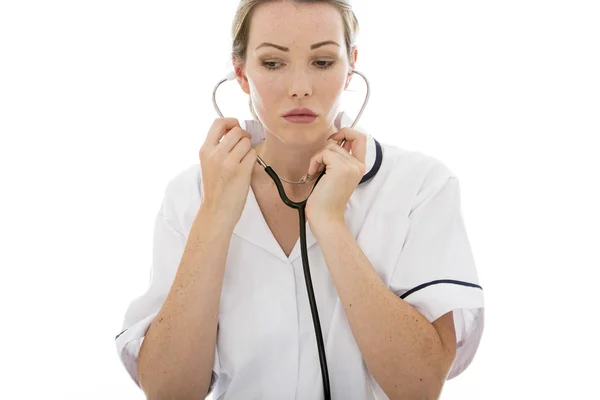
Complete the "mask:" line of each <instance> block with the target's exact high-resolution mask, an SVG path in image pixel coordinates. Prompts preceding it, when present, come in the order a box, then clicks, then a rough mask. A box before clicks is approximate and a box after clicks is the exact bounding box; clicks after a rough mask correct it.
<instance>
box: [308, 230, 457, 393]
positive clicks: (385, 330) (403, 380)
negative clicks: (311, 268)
mask: <svg viewBox="0 0 600 400" xmlns="http://www.w3.org/2000/svg"><path fill="white" fill-rule="evenodd" d="M313 225H314V229H313ZM311 229H312V230H313V232H314V233H315V237H316V238H317V241H318V242H319V245H320V246H321V249H322V251H323V255H324V258H325V262H326V263H327V267H328V269H329V271H330V273H331V276H332V278H333V282H334V284H335V287H336V289H337V292H338V294H339V297H340V301H341V303H342V305H343V307H344V311H345V313H346V316H347V319H348V323H349V325H350V328H351V330H352V333H353V335H354V338H355V340H356V343H357V345H358V347H359V349H360V351H361V354H362V356H363V358H364V360H365V363H366V365H367V368H368V369H369V371H370V372H371V373H372V374H373V377H374V378H375V380H376V381H377V383H378V384H379V386H380V387H381V389H383V391H384V392H385V393H386V394H387V395H388V397H389V398H390V399H403V400H404V399H406V400H408V399H419V400H420V399H428V400H433V399H437V398H438V397H439V395H440V393H441V390H442V386H443V384H444V382H445V380H446V377H447V375H448V373H449V371H450V367H451V365H452V362H453V360H454V351H455V350H453V349H454V348H455V346H456V343H455V337H454V324H453V320H452V313H448V314H446V315H445V316H443V317H441V318H439V319H438V320H436V321H435V322H434V324H436V326H437V328H439V329H440V333H438V331H437V330H436V326H434V325H433V324H431V323H429V321H428V320H427V319H426V318H425V317H424V316H423V315H422V314H421V313H419V311H417V310H416V309H415V308H414V307H413V306H412V305H410V304H409V303H407V302H405V301H404V300H402V299H400V298H399V297H397V296H396V295H395V294H394V293H392V292H391V291H390V290H389V289H388V288H387V287H386V285H385V284H384V282H383V281H382V280H381V278H380V277H379V275H378V274H377V272H376V271H375V269H374V268H373V266H372V265H371V263H370V262H369V260H368V259H367V257H366V256H365V254H364V253H363V251H362V250H361V248H360V247H359V245H358V243H357V242H356V240H355V239H354V237H353V236H352V233H351V232H350V230H349V229H348V227H347V226H346V224H345V222H343V221H338V220H335V221H331V220H330V221H327V220H322V219H321V220H320V221H319V222H318V223H316V224H312V225H311ZM442 337H444V338H445V339H444V340H442ZM453 340H454V342H453ZM445 342H446V345H445V344H444V343H445Z"/></svg>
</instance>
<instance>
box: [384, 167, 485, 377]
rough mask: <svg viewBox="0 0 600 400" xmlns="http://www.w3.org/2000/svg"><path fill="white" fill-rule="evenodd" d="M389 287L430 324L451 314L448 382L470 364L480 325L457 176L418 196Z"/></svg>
mask: <svg viewBox="0 0 600 400" xmlns="http://www.w3.org/2000/svg"><path fill="white" fill-rule="evenodd" d="M409 218H410V219H411V223H410V227H409V230H408V232H407V235H406V238H405V241H404V246H403V248H402V251H401V252H400V256H399V258H398V262H397V265H396V267H395V270H394V273H393V274H392V277H391V281H390V282H391V283H390V289H391V290H392V291H393V292H394V293H396V294H397V295H398V296H400V298H402V299H404V300H405V301H406V302H408V303H409V304H411V305H412V306H413V307H414V308H415V309H417V310H418V311H419V312H420V313H421V314H423V316H425V318H427V320H428V321H429V322H434V321H435V320H436V319H438V318H439V317H441V316H442V315H444V314H446V313H448V312H450V311H453V315H454V324H455V330H456V341H457V343H456V358H455V360H454V363H453V365H452V367H451V369H450V373H449V375H448V377H447V379H448V380H449V379H452V378H454V377H456V376H458V375H459V374H460V373H461V372H462V371H464V370H465V369H466V368H467V367H468V366H469V364H470V363H471V361H472V360H473V358H474V356H475V353H476V351H477V348H478V346H479V342H480V340H481V336H482V333H483V327H484V302H483V289H482V287H481V286H480V285H479V279H478V276H477V270H476V268H475V261H474V259H473V254H472V251H471V247H470V243H469V240H468V237H467V232H466V228H465V224H464V220H463V216H462V211H461V202H460V186H459V181H458V179H457V178H456V177H455V176H450V177H445V178H441V179H438V180H437V181H436V182H434V183H433V184H431V185H428V187H427V188H426V189H425V190H423V191H422V193H421V194H420V196H418V205H416V207H415V208H414V209H413V210H412V211H411V213H410V215H409Z"/></svg>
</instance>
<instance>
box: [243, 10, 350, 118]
mask: <svg viewBox="0 0 600 400" xmlns="http://www.w3.org/2000/svg"><path fill="white" fill-rule="evenodd" d="M275 1H280V0H240V4H239V5H238V8H237V11H236V12H235V17H234V18H233V24H232V26H231V36H232V38H233V44H232V52H231V55H232V60H236V61H235V63H236V66H241V65H244V64H245V63H246V56H247V54H246V50H247V48H248V38H249V36H250V22H251V20H252V14H253V10H254V7H256V6H257V5H259V4H264V3H272V2H275ZM290 1H291V2H292V3H299V4H316V3H325V4H331V5H332V6H334V7H335V8H337V9H338V10H339V12H340V14H341V15H342V22H343V24H344V40H345V42H346V53H347V56H348V63H350V64H352V59H353V58H352V47H353V46H354V45H355V43H356V37H357V35H358V29H359V26H358V19H357V18H356V15H354V11H352V5H351V4H350V0H290ZM248 106H249V107H250V112H251V113H252V116H253V117H254V119H256V120H258V116H257V115H256V112H254V107H253V106H252V98H251V97H248Z"/></svg>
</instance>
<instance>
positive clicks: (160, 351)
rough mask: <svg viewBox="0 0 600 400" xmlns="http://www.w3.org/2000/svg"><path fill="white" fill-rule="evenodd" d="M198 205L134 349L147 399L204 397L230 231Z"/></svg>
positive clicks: (212, 355) (227, 225)
mask: <svg viewBox="0 0 600 400" xmlns="http://www.w3.org/2000/svg"><path fill="white" fill-rule="evenodd" d="M223 222H224V220H223V219H222V218H220V217H219V214H218V213H216V212H213V211H212V210H211V209H208V208H207V207H205V206H204V205H201V206H200V209H199V210H198V213H197V215H196V219H195V220H194V223H193V225H192V228H191V229H190V233H189V236H188V239H187V243H186V247H185V250H184V252H183V255H182V257H181V261H180V264H179V267H178V269H177V273H176V275H175V278H174V280H173V284H172V285H171V289H170V291H169V294H168V296H167V298H166V300H165V302H164V304H163V306H162V307H161V309H160V311H159V313H158V314H157V315H156V317H155V319H154V321H153V323H152V324H151V325H150V328H149V329H148V332H147V333H146V336H145V339H144V341H143V343H142V347H141V348H140V352H139V358H138V375H139V381H140V386H141V387H142V389H143V391H144V393H145V394H146V396H148V398H149V399H166V398H169V399H171V398H185V399H196V398H197V399H204V398H205V397H206V394H207V392H208V389H209V386H210V379H211V374H212V366H213V363H214V353H215V346H216V336H217V324H218V314H219V301H220V297H221V288H222V286H223V276H224V271H225V260H226V257H227V251H228V248H229V242H230V240H231V235H232V233H233V229H232V228H230V225H229V224H225V223H223Z"/></svg>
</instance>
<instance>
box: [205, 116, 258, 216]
mask: <svg viewBox="0 0 600 400" xmlns="http://www.w3.org/2000/svg"><path fill="white" fill-rule="evenodd" d="M222 137H224V138H223V140H221V138H222ZM256 158H257V154H256V151H255V150H254V148H252V136H251V135H250V133H248V132H247V131H245V130H243V129H242V128H241V127H240V124H239V122H238V120H237V119H235V118H217V119H215V121H214V122H213V124H212V126H211V128H210V130H209V131H208V135H207V137H206V140H205V141H204V144H203V145H202V147H201V148H200V169H201V173H202V192H203V200H202V204H203V205H205V206H204V207H207V208H208V209H209V210H210V212H211V213H216V214H218V215H219V217H222V218H224V219H225V221H226V223H229V224H232V225H231V226H235V224H237V222H238V221H239V219H240V217H241V215H242V211H243V210H244V206H245V204H246V198H247V197H248V191H249V190H250V179H251V177H252V171H253V169H254V163H255V162H256Z"/></svg>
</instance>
